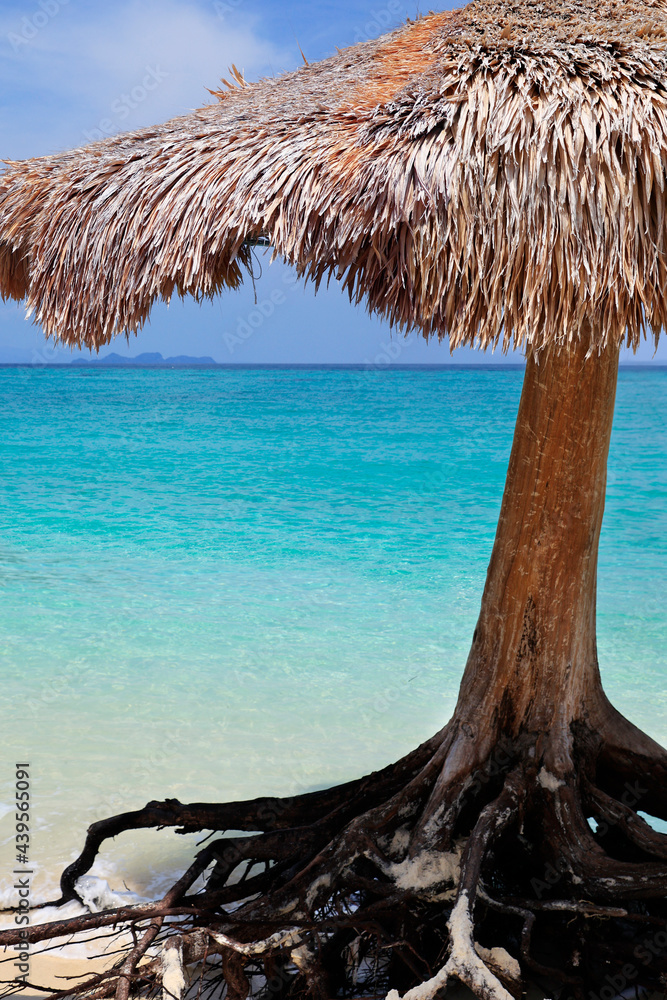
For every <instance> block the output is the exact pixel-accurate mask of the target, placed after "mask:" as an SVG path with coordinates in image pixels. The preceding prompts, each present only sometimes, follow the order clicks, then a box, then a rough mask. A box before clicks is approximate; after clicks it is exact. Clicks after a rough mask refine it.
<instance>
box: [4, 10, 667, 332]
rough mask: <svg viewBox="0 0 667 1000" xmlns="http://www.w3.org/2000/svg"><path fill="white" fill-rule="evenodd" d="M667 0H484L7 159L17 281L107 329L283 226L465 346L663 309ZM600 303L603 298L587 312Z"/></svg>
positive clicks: (205, 284)
mask: <svg viewBox="0 0 667 1000" xmlns="http://www.w3.org/2000/svg"><path fill="white" fill-rule="evenodd" d="M666 27H667V4H666V3H664V2H662V0H655V2H642V0H631V2H628V3H622V2H616V0H603V2H595V3H593V2H588V3H574V2H572V0H566V2H563V0H557V2H556V0H543V2H534V0H519V2H515V3H512V4H510V3H506V4H503V3H500V2H494V0H477V2H475V3H472V4H470V5H469V6H468V7H465V8H463V9H462V10H460V11H455V12H447V13H440V14H431V15H429V16H427V17H424V18H421V19H420V20H418V21H415V22H408V23H407V24H406V25H405V26H403V27H402V28H400V29H398V30H396V31H394V32H392V33H391V34H388V35H386V36H384V37H382V38H380V39H379V40H377V41H372V42H367V43H363V44H361V45H357V46H354V47H353V48H350V49H346V50H344V51H342V52H340V53H339V54H338V55H336V56H335V57H333V58H331V59H327V60H325V61H324V62H321V63H318V64H315V65H309V66H304V67H303V68H301V69H299V70H298V71H296V72H293V73H289V74H287V75H284V76H281V77H279V78H278V79H271V80H265V81H262V82H260V83H255V84H251V85H247V84H246V83H245V81H243V79H242V78H241V76H240V74H238V73H237V74H236V80H235V82H234V84H233V85H229V86H228V87H227V89H226V90H225V91H224V92H221V93H218V94H216V96H217V98H218V101H217V103H214V104H212V105H209V106H207V107H204V108H202V109H200V110H198V111H195V112H194V113H192V114H190V115H187V116H185V117H181V118H175V119H173V120H171V121H169V122H167V123H165V124H164V125H160V126H156V127H154V128H146V129H142V130H139V131H136V132H132V133H128V134H125V135H121V136H118V137H115V138H111V139H108V140H105V141H103V142H98V143H93V144H92V145H89V146H86V147H84V148H81V149H77V150H74V151H72V152H69V153H66V154H63V155H55V156H49V157H45V158H42V159H35V160H29V161H25V162H14V163H10V164H8V167H7V169H6V171H5V172H4V174H2V175H0V291H1V292H2V295H3V296H5V297H8V296H11V297H14V298H16V299H22V298H25V299H26V300H27V303H28V306H29V309H30V311H31V312H32V313H33V314H34V316H35V317H36V320H37V321H38V322H40V323H41V324H42V325H43V327H44V330H45V332H46V333H47V334H49V335H52V336H55V337H57V338H59V339H61V340H63V341H66V342H70V343H73V344H86V345H91V346H99V345H100V344H103V343H105V342H106V341H108V340H109V339H110V338H111V337H112V336H113V335H114V334H116V333H120V332H123V331H124V332H127V331H132V330H136V329H137V328H138V326H140V325H141V323H142V322H143V321H144V320H145V319H146V317H147V316H148V313H149V311H150V309H151V306H152V304H153V302H154V301H155V300H156V299H158V298H163V299H168V298H169V297H170V296H171V295H172V293H173V292H174V290H175V291H177V292H178V293H179V294H185V293H191V294H193V295H195V296H205V295H212V294H214V293H215V292H217V291H218V290H219V289H221V288H222V287H225V286H231V287H234V286H236V285H237V284H238V283H239V282H240V281H241V280H242V276H243V271H244V267H243V265H244V263H247V260H248V253H249V246H250V245H251V244H252V243H253V242H254V241H257V240H259V239H261V238H264V237H265V238H267V239H268V241H269V242H270V243H271V244H272V245H273V246H274V247H275V250H276V252H277V253H278V254H279V255H280V256H281V257H283V258H284V259H285V260H287V261H289V262H291V263H293V264H295V265H296V266H297V268H298V270H299V272H300V273H301V274H303V275H306V276H308V277H310V278H313V279H314V280H315V281H316V282H319V281H321V280H322V279H323V278H326V277H328V276H329V275H331V274H333V275H336V276H340V277H343V279H344V281H345V284H346V286H347V288H348V290H349V292H350V294H351V295H352V296H353V297H354V298H356V299H358V300H362V299H364V300H366V302H367V303H368V305H369V307H370V308H371V309H372V310H374V311H377V312H379V313H381V314H383V315H385V316H388V317H389V318H390V319H391V320H392V321H393V322H395V323H397V324H399V325H400V326H402V327H404V328H408V327H417V328H420V329H421V330H422V331H423V332H424V334H425V335H429V334H431V333H433V332H435V333H437V334H438V335H440V336H444V335H449V337H450V339H451V344H452V346H458V345H461V344H473V343H477V344H479V345H480V346H484V347H485V346H488V345H496V344H501V345H502V346H503V348H507V347H510V346H521V347H524V348H527V347H530V348H531V349H534V350H537V349H539V348H540V347H542V346H544V345H545V344H547V343H550V342H557V343H566V342H568V341H570V340H572V339H573V338H576V337H578V336H579V334H580V331H581V330H582V329H584V330H587V331H590V330H592V331H593V332H592V333H591V332H588V333H587V334H586V335H587V336H590V337H592V338H593V342H592V343H591V347H592V348H593V347H600V348H601V347H603V346H604V345H605V344H607V343H609V342H612V341H614V342H618V341H621V340H623V339H626V340H627V341H628V342H629V343H631V344H633V345H636V344H637V343H638V342H639V340H640V339H641V337H642V335H643V333H644V329H645V327H647V328H648V329H650V330H651V331H652V332H653V334H654V336H655V337H656V338H657V336H658V334H659V331H660V329H661V328H662V327H664V326H665V325H666V322H667V257H666V254H665V249H666V244H665V233H664V229H665V218H666V215H667V213H666V204H665V200H666V185H665V178H666V174H667V77H666V69H667V35H666V31H665V29H666ZM588 320H594V323H593V324H592V326H591V324H590V323H589V322H587V321H588Z"/></svg>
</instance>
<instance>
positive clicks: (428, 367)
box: [0, 358, 667, 372]
mask: <svg viewBox="0 0 667 1000" xmlns="http://www.w3.org/2000/svg"><path fill="white" fill-rule="evenodd" d="M619 367H620V368H623V369H645V370H647V371H660V370H663V371H664V370H667V363H665V362H662V361H660V362H655V363H653V362H650V361H622V362H621V363H620V365H619ZM0 368H30V369H33V368H34V369H46V368H48V369H67V370H69V371H75V372H82V371H83V372H90V371H109V370H113V369H116V368H123V369H125V368H131V369H135V370H136V369H137V368H140V369H154V370H160V371H164V370H173V369H176V368H178V369H190V370H196V371H202V370H217V369H223V370H245V371H374V372H380V371H448V370H451V369H460V370H465V371H477V370H478V369H493V370H498V369H502V370H514V371H517V370H522V369H523V368H525V363H522V362H515V361H508V362H489V363H486V362H483V361H480V362H452V363H451V364H442V363H439V364H419V363H415V364H375V363H373V362H356V363H347V362H322V363H320V362H224V361H216V362H213V363H210V362H209V363H206V364H200V363H196V362H193V363H184V364H176V363H167V362H154V363H146V364H143V363H137V362H136V361H133V360H132V359H131V358H128V360H127V363H123V362H114V363H113V364H104V363H96V362H85V363H83V364H81V363H76V362H71V361H66V362H50V363H43V362H29V361H0Z"/></svg>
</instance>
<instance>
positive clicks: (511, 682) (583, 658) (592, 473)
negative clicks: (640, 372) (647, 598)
mask: <svg viewBox="0 0 667 1000" xmlns="http://www.w3.org/2000/svg"><path fill="white" fill-rule="evenodd" d="M586 350H587V338H584V339H583V340H582V341H580V342H579V343H577V344H576V345H573V346H570V347H568V348H563V349H562V350H561V351H560V353H558V352H557V351H556V350H555V349H553V348H551V349H550V350H549V351H547V352H546V353H545V354H543V355H541V356H540V358H539V360H538V361H536V360H535V359H534V358H532V357H531V358H529V360H528V363H527V367H526V374H525V380H524V385H523V392H522V395H521V402H520V405H519V414H518V418H517V423H516V430H515V433H514V443H513V446H512V453H511V457H510V462H509V468H508V472H507V481H506V485H505V493H504V496H503V502H502V507H501V511H500V518H499V521H498V528H497V532H496V539H495V543H494V546H493V552H492V554H491V562H490V564H489V569H488V573H487V579H486V586H485V588H484V595H483V597H482V607H481V612H480V616H479V620H478V623H477V627H476V629H475V633H474V637H473V643H472V648H471V650H470V655H469V657H468V663H467V666H466V670H465V674H464V677H463V681H462V684H461V691H460V696H459V702H458V707H457V710H456V715H457V716H458V717H459V718H460V719H461V721H462V722H467V723H468V725H470V726H471V727H473V728H475V727H478V726H479V724H480V719H484V720H488V721H489V723H491V722H493V723H495V724H496V726H497V727H499V728H500V730H501V731H502V732H504V733H505V734H506V735H507V736H509V737H512V736H516V735H517V734H518V733H519V732H520V731H530V732H535V733H540V732H545V731H547V730H550V731H553V730H554V728H559V729H563V728H567V729H569V727H570V725H571V723H572V722H573V721H576V720H579V719H582V718H585V717H592V716H595V715H597V713H598V709H599V706H600V705H601V703H602V702H603V701H604V695H603V694H602V687H601V684H600V673H599V669H598V661H597V648H596V639H595V601H596V579H597V558H598V543H599V540H600V528H601V525H602V514H603V511H604V501H605V488H606V479H607V455H608V452H609V441H610V437H611V427H612V420H613V415H614V400H615V395H616V381H617V374H618V356H619V350H618V348H613V347H611V348H609V349H607V350H606V351H604V352H603V353H602V354H601V355H600V356H599V357H598V356H593V357H591V358H588V359H587V358H586ZM471 713H474V714H471Z"/></svg>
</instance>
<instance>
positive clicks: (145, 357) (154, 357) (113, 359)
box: [70, 354, 217, 368]
mask: <svg viewBox="0 0 667 1000" xmlns="http://www.w3.org/2000/svg"><path fill="white" fill-rule="evenodd" d="M70 364H71V365H115V366H117V367H121V366H126V365H132V366H135V365H136V366H138V367H144V368H145V367H149V366H156V365H162V366H171V365H216V364H217V361H216V360H215V358H190V357H188V355H187V354H179V355H178V356H177V357H175V358H163V357H162V355H161V354H137V356H136V357H134V358H129V357H124V356H123V355H122V354H107V355H106V356H105V357H103V358H74V360H73V361H70Z"/></svg>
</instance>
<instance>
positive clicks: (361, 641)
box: [0, 369, 667, 887]
mask: <svg viewBox="0 0 667 1000" xmlns="http://www.w3.org/2000/svg"><path fill="white" fill-rule="evenodd" d="M521 380H522V372H521V371H520V370H516V369H504V370H503V369H447V370H430V371H424V370H422V371H406V370H400V371H398V370H394V371H355V370H319V371H312V370H238V371H230V370H220V369H215V370H213V369H210V370H196V369H190V370H183V369H182V370H166V371H165V370H132V369H123V370H85V371H82V370H66V369H46V370H29V369H0V458H1V462H2V470H3V474H2V483H1V485H0V523H1V526H2V530H1V532H0V656H1V658H2V686H1V689H0V707H1V710H2V718H3V720H4V724H3V728H4V733H5V751H4V753H3V758H4V760H5V762H6V768H5V771H6V773H5V774H0V788H4V793H0V794H4V796H5V799H6V798H7V792H8V789H9V787H10V782H11V778H12V775H11V764H12V763H13V761H14V759H15V758H21V759H30V761H31V764H32V771H33V792H34V806H35V816H36V817H37V825H38V829H37V830H36V832H35V845H34V850H35V855H36V857H37V862H38V864H39V865H40V866H41V869H40V870H41V878H42V882H43V885H44V886H46V887H48V886H50V885H51V884H52V880H53V877H54V872H55V871H56V869H57V867H58V864H59V863H60V862H61V861H62V860H63V859H64V860H65V861H66V860H68V859H69V857H71V856H72V855H73V853H76V848H77V847H78V846H79V845H80V843H81V838H82V836H83V833H84V831H85V828H86V826H87V825H88V823H89V822H91V821H92V820H93V819H95V818H98V817H99V816H101V815H106V814H108V813H109V812H111V811H118V810H121V809H124V808H135V807H137V806H140V805H142V804H143V802H145V801H146V800H147V799H149V798H152V797H164V796H165V795H173V796H176V797H179V798H181V799H182V800H184V801H187V800H188V799H191V800H192V799H205V798H213V799H221V798H230V797H239V796H242V797H245V796H249V795H255V794H259V793H263V792H278V793H289V792H292V791H295V790H298V789H301V788H310V787H313V786H318V785H323V784H327V783H331V782H334V781H339V780H344V779H346V778H350V777H353V776H354V775H357V774H359V773H361V772H363V771H367V770H369V769H371V768H373V767H377V766H380V765H382V764H384V763H387V762H389V761H390V760H391V759H394V758H396V757H398V756H399V755H400V754H402V753H404V752H406V751H407V750H408V749H410V748H411V747H412V746H414V745H415V744H416V743H417V742H418V741H419V740H421V739H423V738H425V737H427V736H428V735H430V734H431V733H432V732H433V731H435V729H436V728H438V727H439V726H440V725H441V724H442V723H443V722H444V721H445V720H446V719H447V717H448V715H449V713H450V711H451V709H452V706H453V704H454V700H455V697H456V692H457V686H458V680H459V678H460V675H461V671H462V668H463V664H464V662H465V657H466V654H467V649H468V644H469V641H470V636H471V634H472V630H473V627H474V623H475V619H476V615H477V612H478V609H479V599H480V595H481V590H482V586H483V582H484V576H485V571H486V564H487V561H488V557H489V554H490V549H491V544H492V541H493V535H494V530H495V522H496V518H497V515H498V511H499V506H500V499H501V494H502V487H503V482H504V476H505V470H506V464H507V459H508V455H509V448H510V444H511V435H512V430H513V424H514V419H515V416H516V408H517V404H518V398H519V393H520V389H521ZM666 428H667V370H663V369H654V370H645V369H642V370H627V369H626V370H623V371H622V372H621V376H620V382H619V392H618V406H617V414H616V421H615V426H614V435H613V441H612V450H611V457H610V474H609V490H608V503H607V511H606V515H605V523H604V529H603V538H602V543H601V553H600V579H599V651H600V660H601V665H602V670H603V675H604V680H605V684H606V687H607V689H608V692H609V694H610V696H611V697H612V699H613V700H614V702H615V703H616V704H617V706H618V707H620V708H621V709H622V710H624V711H625V712H626V713H627V714H629V715H631V717H632V718H633V719H634V720H635V721H636V722H638V723H639V724H640V725H642V726H643V727H644V728H646V729H647V730H648V731H649V732H651V733H652V734H653V735H654V736H655V737H657V738H658V739H660V740H661V741H662V742H667V712H666V711H665V708H666V706H667V695H666V694H665V689H666V684H665V681H666V679H667V662H666V652H665V651H666V650H667V614H666V613H665V595H666V594H667V585H666V584H667V558H666V555H667V504H666V503H665V500H666V497H667V461H666V459H667V431H666ZM10 820H11V817H10V816H9V814H8V815H7V816H6V817H5V821H4V824H3V828H2V834H1V835H0V843H4V844H5V849H9V846H8V845H9V844H10V841H11V835H12V829H11V823H10ZM142 843H143V841H142ZM146 843H147V842H146ZM164 843H165V844H167V842H166V841H165V842H164ZM190 849H191V847H190V846H189V845H182V844H181V845H180V846H179V847H178V848H174V847H173V838H172V840H170V841H169V842H168V844H167V846H165V847H164V853H163V854H162V855H160V854H157V855H156V856H155V859H154V861H153V869H154V870H153V871H152V872H149V871H148V870H147V867H146V866H147V865H148V861H147V858H148V848H147V847H141V846H139V847H137V845H136V844H130V843H129V841H128V842H127V843H124V844H120V845H119V846H116V847H114V849H113V850H115V851H116V855H114V853H113V851H112V852H111V853H110V855H109V858H110V860H109V862H108V865H109V866H110V867H109V868H108V869H105V868H104V864H105V863H107V862H105V861H104V860H103V861H102V862H100V865H101V867H100V869H99V870H100V871H103V872H104V871H107V870H112V868H113V864H116V863H117V861H118V858H119V857H120V858H122V861H123V865H124V869H126V868H127V858H128V857H129V855H130V853H132V852H134V855H133V856H134V857H135V862H133V863H134V865H135V867H134V869H133V871H132V872H131V874H132V876H133V877H134V879H135V881H136V883H137V885H144V886H145V885H146V884H148V883H150V882H151V878H153V877H155V878H158V879H159V872H158V871H157V870H158V869H159V868H160V865H162V864H165V865H167V864H171V863H172V862H173V863H176V861H177V859H176V855H175V853H174V852H176V854H177V853H178V851H179V850H180V851H182V852H183V851H185V852H186V853H187V851H189V850H190ZM151 850H153V851H154V849H153V848H151ZM118 852H120V853H118ZM114 857H115V858H116V860H115V861H114ZM137 859H138V860H137Z"/></svg>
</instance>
